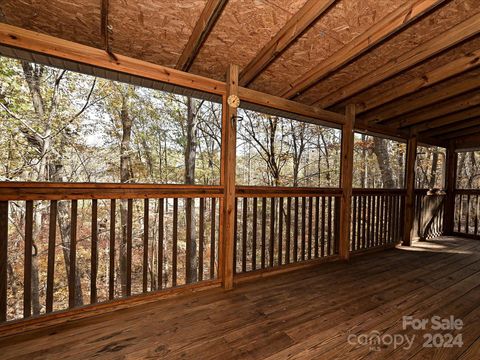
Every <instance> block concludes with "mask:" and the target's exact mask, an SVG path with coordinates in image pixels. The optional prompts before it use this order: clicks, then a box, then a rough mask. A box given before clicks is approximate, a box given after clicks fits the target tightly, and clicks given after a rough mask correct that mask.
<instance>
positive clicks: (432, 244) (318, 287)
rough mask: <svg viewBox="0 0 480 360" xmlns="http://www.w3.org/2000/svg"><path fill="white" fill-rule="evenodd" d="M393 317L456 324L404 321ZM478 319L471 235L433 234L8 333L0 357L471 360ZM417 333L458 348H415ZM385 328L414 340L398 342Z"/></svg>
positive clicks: (476, 255) (479, 285) (477, 258)
mask: <svg viewBox="0 0 480 360" xmlns="http://www.w3.org/2000/svg"><path fill="white" fill-rule="evenodd" d="M404 315H410V316H412V317H414V318H416V319H431V317H432V316H435V315H436V316H439V317H441V318H448V317H449V316H454V317H455V318H458V319H461V320H462V321H463V328H462V329H460V330H451V331H450V330H448V331H447V330H444V331H432V330H430V325H428V326H427V329H426V330H425V331H422V330H413V329H411V328H407V329H403V327H402V317H403V316H404ZM478 324H480V241H478V240H468V239H461V238H442V239H437V240H433V241H429V242H422V243H416V244H414V246H412V247H411V248H409V249H407V248H400V249H393V250H387V251H383V252H379V253H372V254H365V255H362V256H358V257H355V258H353V259H352V260H351V261H350V263H348V264H347V263H327V264H323V265H319V266H318V267H316V268H310V269H303V270H299V271H296V272H292V273H289V274H282V275H277V276H272V277H269V278H264V279H258V280H255V281H251V282H246V283H242V284H240V285H238V287H237V288H235V289H234V290H233V291H229V292H224V291H223V290H221V289H211V290H207V291H205V292H201V293H197V294H189V295H185V296H180V297H177V298H172V299H167V300H161V301H158V302H154V303H150V304H147V305H142V306H137V307H134V308H130V309H127V310H119V311H116V312H114V313H110V314H105V315H102V316H98V317H95V318H91V319H84V320H79V321H75V322H72V323H68V324H64V325H61V326H56V327H52V328H49V329H45V330H41V331H36V332H32V333H27V334H20V335H18V336H11V337H8V338H4V339H0V350H1V352H0V358H1V359H4V360H7V359H91V358H92V359H386V358H388V359H463V360H466V359H479V358H480V326H479V325H478ZM374 331H377V332H378V333H372V332H374ZM426 332H433V333H439V334H441V335H442V336H441V338H442V339H444V338H447V335H446V334H447V333H450V334H451V335H453V336H456V335H457V334H462V341H463V346H460V347H457V346H454V347H431V348H427V347H424V346H423V343H424V341H425V340H424V338H423V336H424V334H425V333H426ZM362 334H366V335H370V334H378V336H379V337H380V339H381V340H382V341H380V343H378V344H364V343H363V342H362V341H363V340H362V339H363V338H364V337H362V336H361V335H362ZM393 336H395V337H397V338H398V339H400V337H401V338H402V339H405V336H408V337H409V338H412V336H415V338H414V340H413V341H412V344H411V346H410V347H409V348H408V349H404V348H403V346H404V345H405V344H403V346H397V347H395V346H393V344H389V343H388V342H389V341H388V340H389V339H390V338H393ZM348 339H350V342H349V341H348ZM359 340H361V341H360V343H359Z"/></svg>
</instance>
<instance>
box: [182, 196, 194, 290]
mask: <svg viewBox="0 0 480 360" xmlns="http://www.w3.org/2000/svg"><path fill="white" fill-rule="evenodd" d="M194 201H195V200H194V199H184V206H185V225H186V226H185V228H186V229H185V230H186V231H185V244H186V249H185V282H186V283H187V284H190V283H191V282H192V280H193V277H192V272H193V268H192V255H193V244H192V227H193V214H194V212H195V203H194Z"/></svg>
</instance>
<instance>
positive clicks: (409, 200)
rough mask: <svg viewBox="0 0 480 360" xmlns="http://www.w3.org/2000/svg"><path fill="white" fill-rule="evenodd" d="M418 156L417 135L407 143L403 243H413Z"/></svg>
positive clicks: (408, 244) (407, 244)
mask: <svg viewBox="0 0 480 360" xmlns="http://www.w3.org/2000/svg"><path fill="white" fill-rule="evenodd" d="M416 158H417V136H416V135H414V136H412V137H410V139H409V140H408V143H407V164H406V169H405V181H406V183H405V187H406V189H407V194H406V196H405V211H404V216H405V222H404V224H405V227H404V231H403V245H406V246H410V245H411V243H412V228H413V218H414V208H413V205H414V200H415V161H416Z"/></svg>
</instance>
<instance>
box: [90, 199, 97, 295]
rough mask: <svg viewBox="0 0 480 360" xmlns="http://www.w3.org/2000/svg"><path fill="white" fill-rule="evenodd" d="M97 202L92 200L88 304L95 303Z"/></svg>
mask: <svg viewBox="0 0 480 360" xmlns="http://www.w3.org/2000/svg"><path fill="white" fill-rule="evenodd" d="M97 244H98V200H97V199H93V200H92V246H91V251H92V252H91V256H90V304H95V303H96V302H97V272H98V266H97V264H98V249H97Z"/></svg>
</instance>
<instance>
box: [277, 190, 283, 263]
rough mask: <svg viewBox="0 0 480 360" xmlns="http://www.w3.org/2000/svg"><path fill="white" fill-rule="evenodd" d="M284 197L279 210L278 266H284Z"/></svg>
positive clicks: (281, 199)
mask: <svg viewBox="0 0 480 360" xmlns="http://www.w3.org/2000/svg"><path fill="white" fill-rule="evenodd" d="M282 242H283V197H281V198H280V205H279V210H278V265H279V266H280V265H282V256H283V246H282V245H283V244H282Z"/></svg>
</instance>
